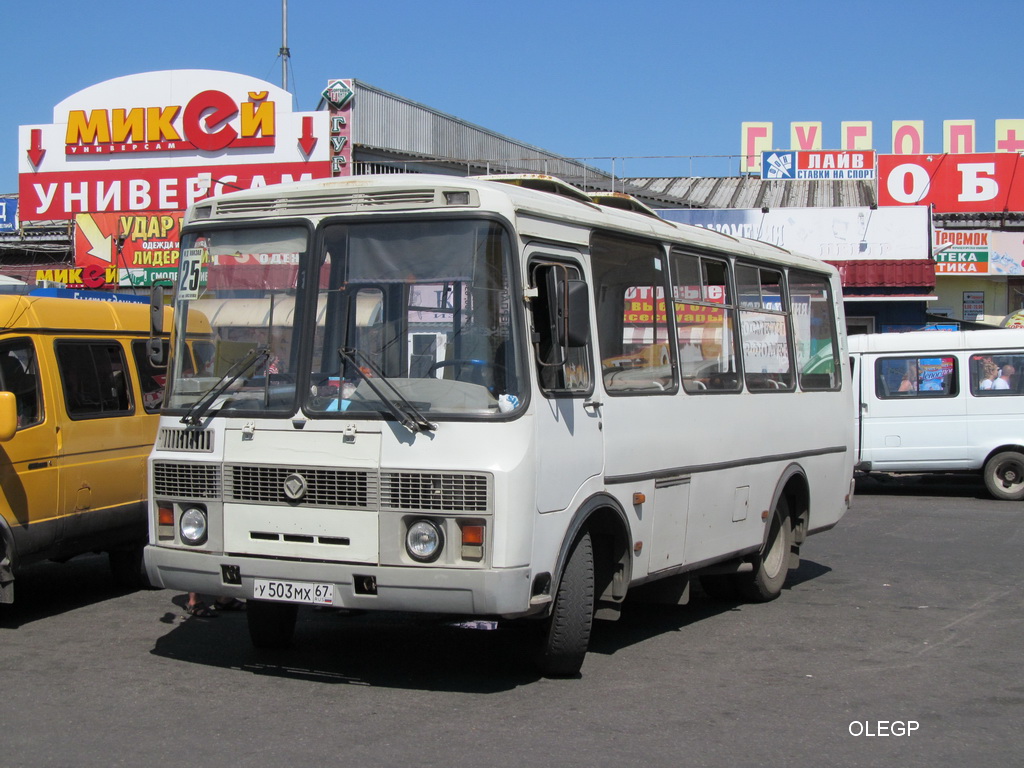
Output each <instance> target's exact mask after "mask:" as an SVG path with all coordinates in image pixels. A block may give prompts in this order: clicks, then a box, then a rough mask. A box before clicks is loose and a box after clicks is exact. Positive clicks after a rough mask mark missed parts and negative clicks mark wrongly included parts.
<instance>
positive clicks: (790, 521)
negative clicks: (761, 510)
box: [734, 465, 810, 603]
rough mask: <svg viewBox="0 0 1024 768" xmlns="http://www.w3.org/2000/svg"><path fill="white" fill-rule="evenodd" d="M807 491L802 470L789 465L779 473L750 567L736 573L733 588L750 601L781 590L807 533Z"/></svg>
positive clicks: (770, 597)
mask: <svg viewBox="0 0 1024 768" xmlns="http://www.w3.org/2000/svg"><path fill="white" fill-rule="evenodd" d="M809 499H810V493H809V488H808V485H807V478H806V476H805V475H804V472H803V470H802V469H801V468H800V467H798V466H796V465H791V466H790V467H789V468H787V470H786V471H785V472H784V473H783V475H782V478H781V479H780V480H779V484H778V487H777V489H776V491H775V495H774V498H773V500H772V506H771V509H769V510H768V515H767V519H766V520H765V531H764V539H763V543H762V545H761V549H760V550H759V551H758V552H757V554H756V555H754V556H753V558H752V565H753V570H752V571H750V572H748V573H742V574H736V576H735V577H734V579H735V585H736V588H737V591H738V592H739V593H740V595H741V596H742V597H743V598H744V599H746V600H748V601H750V602H757V603H765V602H768V601H770V600H774V599H775V598H777V597H778V596H779V595H780V594H781V593H782V588H783V586H784V585H785V583H786V577H787V576H788V574H789V570H790V569H791V568H795V567H797V565H799V562H800V556H799V551H800V550H799V547H800V542H801V541H803V539H804V538H805V537H806V535H807V525H808V512H809Z"/></svg>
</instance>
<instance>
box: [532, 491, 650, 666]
mask: <svg viewBox="0 0 1024 768" xmlns="http://www.w3.org/2000/svg"><path fill="white" fill-rule="evenodd" d="M629 552H630V548H629V535H628V524H627V523H626V518H625V514H624V512H623V511H622V510H621V508H619V507H618V505H616V504H615V503H614V501H613V500H611V499H610V498H609V497H600V496H599V497H595V498H592V499H590V500H588V502H587V503H586V504H584V505H583V506H582V507H581V508H580V509H579V510H578V511H577V512H576V514H575V515H574V516H573V520H572V523H571V524H570V526H569V528H568V530H567V531H566V535H565V539H564V540H563V542H562V547H561V550H560V551H559V556H558V562H557V565H556V568H555V581H554V582H553V584H552V586H551V590H552V592H551V595H552V601H551V609H550V612H549V614H548V616H547V617H546V619H545V620H544V621H543V622H541V632H540V640H541V642H540V647H539V649H538V651H539V652H538V654H537V661H538V667H539V668H540V671H541V673H542V674H544V675H545V676H548V677H566V676H574V675H577V674H579V671H580V668H581V667H582V665H583V659H584V657H585V656H586V653H587V649H588V647H589V644H590V633H591V628H592V626H593V621H594V619H595V618H604V619H614V618H618V614H619V610H620V606H621V603H622V600H623V598H624V597H625V594H626V588H627V585H628V583H629V577H630V557H629Z"/></svg>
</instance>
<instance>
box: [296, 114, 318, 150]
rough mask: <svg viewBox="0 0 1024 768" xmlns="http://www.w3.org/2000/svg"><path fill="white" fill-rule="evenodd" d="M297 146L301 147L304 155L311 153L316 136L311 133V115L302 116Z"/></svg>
mask: <svg viewBox="0 0 1024 768" xmlns="http://www.w3.org/2000/svg"><path fill="white" fill-rule="evenodd" d="M299 146H300V147H302V151H303V152H304V153H305V155H306V157H309V156H310V155H311V154H312V152H313V147H315V146H316V137H315V136H314V135H313V118H312V116H306V117H303V118H302V136H300V137H299Z"/></svg>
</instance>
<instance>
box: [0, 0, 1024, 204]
mask: <svg viewBox="0 0 1024 768" xmlns="http://www.w3.org/2000/svg"><path fill="white" fill-rule="evenodd" d="M288 6H289V8H288V45H289V48H290V50H291V67H290V71H289V87H290V90H291V91H292V92H293V93H294V94H295V100H296V108H297V109H299V110H312V109H314V108H315V107H316V103H317V100H318V98H319V94H320V91H321V90H322V89H323V87H324V86H325V85H326V82H327V80H328V79H331V78H336V77H354V78H357V79H359V80H362V81H364V82H367V83H370V84H372V85H374V86H377V87H379V88H382V89H384V90H387V91H391V92H392V93H395V94H398V95H400V96H403V97H405V98H409V99H412V100H414V101H418V102H420V103H423V104H426V105H428V106H430V107H433V108H435V109H439V110H441V111H444V112H447V113H449V114H452V115H455V116H457V117H460V118H462V119H464V120H468V121H470V122H473V123H476V124H478V125H482V126H484V127H486V128H489V129H491V130H494V131H497V132H499V133H502V134H505V135H507V136H511V137H513V138H516V139H519V140H521V141H525V142H527V143H530V144H533V145H535V146H538V147H542V148H544V149H546V150H550V151H552V152H556V153H559V154H562V155H565V156H569V157H580V158H604V157H610V156H614V157H617V158H620V159H617V160H616V161H615V169H614V170H615V171H616V173H617V174H618V175H620V176H645V175H655V176H687V175H720V174H724V173H727V172H728V169H729V165H728V164H727V161H725V160H712V159H707V158H708V157H709V156H722V155H739V154H740V124H741V123H742V122H744V121H770V122H773V123H774V124H775V126H774V128H775V137H776V145H779V146H783V147H784V146H788V139H789V124H790V122H794V121H810V120H818V121H821V122H822V123H823V136H824V146H825V147H826V148H831V147H837V146H838V144H839V132H840V123H841V122H842V121H844V120H870V121H873V122H874V137H875V142H874V143H875V148H876V149H877V150H879V151H880V152H887V151H888V144H889V141H890V126H891V123H892V121H893V120H923V121H924V122H925V144H926V146H925V149H926V151H928V152H941V151H942V121H943V120H952V119H974V120H975V121H976V125H977V136H978V147H977V148H978V151H982V152H988V151H992V150H993V148H994V147H993V144H994V138H993V135H994V128H995V120H996V119H997V118H1024V102H1022V95H1024V94H1022V92H1024V71H1022V69H1024V66H1022V63H1021V62H1022V59H1021V46H1022V38H1024V22H1022V21H1021V4H1020V0H972V1H971V2H966V1H961V2H949V1H947V0H935V1H933V2H924V1H923V0H880V1H878V2H876V1H875V0H862V2H858V3H840V2H831V1H830V0H818V1H817V2H814V1H811V0H789V1H787V0H779V1H778V2H770V1H769V0H760V2H748V0H717V1H716V0H702V1H701V2H696V1H691V0H658V1H654V0H629V2H623V1H622V0H620V1H619V2H610V1H608V0H587V1H586V2H582V1H577V0H540V1H538V0H519V1H518V2H487V0H436V1H435V2H432V3H426V2H411V1H410V0H361V1H357V0H290V1H289V3H288ZM0 19H2V24H0V28H2V29H3V30H4V33H5V34H4V35H3V40H4V43H3V53H4V60H5V62H6V67H5V71H4V80H5V82H4V88H3V96H2V101H0V105H2V106H0V193H3V192H15V191H17V153H18V146H17V127H18V126H19V125H31V124H39V123H50V122H52V121H53V107H54V105H55V104H56V103H57V102H59V101H61V100H62V99H64V98H66V97H67V96H69V95H70V94H72V93H75V92H76V91H79V90H81V89H83V88H86V87H88V86H90V85H94V84H96V83H99V82H102V81H104V80H108V79H110V78H114V77H120V76H122V75H128V74H133V73H137V72H148V71H154V70H163V69H215V70H225V71H229V72H238V73H242V74H246V75H250V76H254V77H259V78H262V79H265V80H269V81H271V82H273V83H276V84H280V82H281V62H280V59H279V57H278V51H279V49H280V47H281V0H203V1H202V2H197V1H196V0H178V2H175V3H167V4H159V3H152V2H142V1H141V0H135V1H134V2H131V1H129V0H98V2H82V1H81V0H31V2H29V1H28V0H0ZM691 156H696V157H703V158H705V159H698V160H690V159H688V158H689V157H691ZM623 158H624V159H623ZM642 158H647V159H642ZM736 163H737V161H736V160H732V162H731V169H732V172H735V171H736V168H737V165H736ZM591 164H592V165H596V166H598V167H602V168H606V169H608V170H611V161H607V160H598V159H594V160H592V161H591Z"/></svg>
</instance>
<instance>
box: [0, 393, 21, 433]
mask: <svg viewBox="0 0 1024 768" xmlns="http://www.w3.org/2000/svg"><path fill="white" fill-rule="evenodd" d="M17 431H18V400H17V398H16V397H15V395H14V393H13V392H0V443H6V442H7V441H8V440H10V439H11V438H12V437H14V434H15V433H16V432H17Z"/></svg>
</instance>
